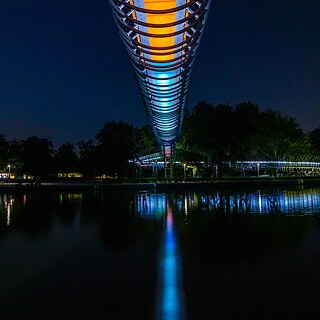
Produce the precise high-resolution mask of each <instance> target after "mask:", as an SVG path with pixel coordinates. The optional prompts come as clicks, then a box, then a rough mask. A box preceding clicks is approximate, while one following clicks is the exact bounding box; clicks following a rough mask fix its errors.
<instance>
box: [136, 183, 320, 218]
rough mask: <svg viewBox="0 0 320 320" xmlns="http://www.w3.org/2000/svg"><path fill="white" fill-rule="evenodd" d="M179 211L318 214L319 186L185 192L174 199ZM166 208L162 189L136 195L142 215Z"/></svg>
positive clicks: (159, 213) (157, 215)
mask: <svg viewBox="0 0 320 320" xmlns="http://www.w3.org/2000/svg"><path fill="white" fill-rule="evenodd" d="M170 205H171V206H175V207H176V208H177V210H178V212H179V213H181V214H184V215H187V214H188V213H189V212H190V211H192V210H198V209H199V210H202V211H204V212H213V213H214V212H217V213H218V212H220V213H247V214H271V213H280V214H284V215H286V214H287V215H291V214H304V215H308V214H318V213H320V189H319V188H314V189H301V190H290V189H289V190H282V191H278V190H277V191H269V190H268V191H263V190H256V191H242V192H233V193H230V192H221V191H215V192H201V193H200V192H185V193H181V194H180V195H179V196H175V197H174V199H172V201H171V203H170ZM166 210H167V196H166V194H162V193H149V192H145V193H141V194H140V195H139V196H138V197H137V199H136V205H135V212H137V213H138V214H139V215H141V216H143V217H152V218H158V219H161V218H162V217H163V215H164V214H165V213H166Z"/></svg>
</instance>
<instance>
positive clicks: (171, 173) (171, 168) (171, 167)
mask: <svg viewBox="0 0 320 320" xmlns="http://www.w3.org/2000/svg"><path fill="white" fill-rule="evenodd" d="M172 156H173V154H172V147H171V150H170V178H171V179H172V178H173V161H172V158H173V157H172Z"/></svg>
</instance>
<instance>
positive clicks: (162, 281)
mask: <svg viewBox="0 0 320 320" xmlns="http://www.w3.org/2000/svg"><path fill="white" fill-rule="evenodd" d="M156 318H157V319H159V320H171V319H186V316H185V309H184V299H183V290H182V280H181V270H180V258H179V254H178V246H177V241H176V235H175V231H174V225H173V212H172V210H171V209H170V208H168V210H167V215H166V229H165V234H164V241H163V244H162V248H161V250H160V261H159V287H158V306H157V314H156Z"/></svg>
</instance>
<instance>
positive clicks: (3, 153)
mask: <svg viewBox="0 0 320 320" xmlns="http://www.w3.org/2000/svg"><path fill="white" fill-rule="evenodd" d="M8 164H9V142H8V140H7V139H6V137H5V135H4V134H0V171H2V170H6V169H7V166H8Z"/></svg>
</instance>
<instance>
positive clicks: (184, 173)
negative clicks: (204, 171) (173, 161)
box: [183, 163, 186, 180]
mask: <svg viewBox="0 0 320 320" xmlns="http://www.w3.org/2000/svg"><path fill="white" fill-rule="evenodd" d="M183 178H184V180H186V164H185V163H184V164H183Z"/></svg>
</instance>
